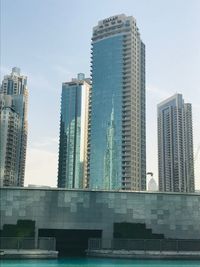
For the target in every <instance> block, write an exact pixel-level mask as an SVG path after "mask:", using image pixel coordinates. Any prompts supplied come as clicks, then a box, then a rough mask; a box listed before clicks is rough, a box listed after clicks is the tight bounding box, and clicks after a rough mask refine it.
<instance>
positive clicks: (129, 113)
mask: <svg viewBox="0 0 200 267" xmlns="http://www.w3.org/2000/svg"><path fill="white" fill-rule="evenodd" d="M91 71H92V98H91V102H92V108H91V128H90V141H89V147H90V157H89V158H90V160H89V164H88V165H89V181H90V182H89V185H90V188H92V189H124V190H145V189H146V145H145V46H144V44H143V43H142V41H141V39H140V34H139V31H138V28H137V26H136V21H135V19H134V18H133V17H127V16H125V15H117V16H114V17H110V18H107V19H105V20H102V21H99V23H98V25H97V26H96V27H94V29H93V37H92V70H91Z"/></svg>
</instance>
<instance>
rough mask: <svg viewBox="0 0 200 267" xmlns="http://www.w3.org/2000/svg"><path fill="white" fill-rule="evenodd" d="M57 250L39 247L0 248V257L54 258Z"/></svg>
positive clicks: (56, 255)
mask: <svg viewBox="0 0 200 267" xmlns="http://www.w3.org/2000/svg"><path fill="white" fill-rule="evenodd" d="M57 257H58V251H53V250H39V249H20V250H16V249H1V251H0V259H56V258H57Z"/></svg>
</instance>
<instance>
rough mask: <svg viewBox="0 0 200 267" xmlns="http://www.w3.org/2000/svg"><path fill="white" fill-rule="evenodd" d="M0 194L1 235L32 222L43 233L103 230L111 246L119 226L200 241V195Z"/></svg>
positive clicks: (12, 191) (10, 191)
mask: <svg viewBox="0 0 200 267" xmlns="http://www.w3.org/2000/svg"><path fill="white" fill-rule="evenodd" d="M0 194H1V205H0V212H1V214H2V218H1V220H0V230H1V229H3V228H4V227H5V226H6V225H9V226H11V225H14V224H17V221H18V220H33V221H35V225H36V226H37V229H36V231H37V232H39V230H40V229H49V230H50V229H52V230H53V231H55V229H73V230H75V229H82V230H100V231H102V239H105V240H108V239H112V238H113V233H114V225H115V224H116V223H117V224H119V223H127V224H129V226H130V224H132V226H133V230H134V228H135V227H137V225H139V224H142V225H145V228H144V231H142V233H141V234H142V235H143V233H144V232H145V230H146V231H150V230H151V231H152V233H153V234H163V235H164V238H166V239H197V240H199V239H200V209H199V205H200V194H197V193H196V194H194V193H193V194H182V193H181V194H180V193H161V192H158V193H148V192H131V191H130V192H127V191H126V192H125V191H118V192H116V191H105V190H103V191H96V190H94V191H91V190H74V189H73V190H66V189H44V188H11V187H10V188H1V192H0ZM13 203H14V204H13ZM136 229H137V228H136ZM125 230H127V231H128V229H125ZM36 234H37V233H36ZM139 238H140V239H141V238H144V236H140V237H139ZM129 239H130V237H129ZM69 242H70V241H69ZM77 242H79V240H78V241H77ZM108 248H109V247H108Z"/></svg>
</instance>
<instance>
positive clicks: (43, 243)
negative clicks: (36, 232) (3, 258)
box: [0, 237, 56, 250]
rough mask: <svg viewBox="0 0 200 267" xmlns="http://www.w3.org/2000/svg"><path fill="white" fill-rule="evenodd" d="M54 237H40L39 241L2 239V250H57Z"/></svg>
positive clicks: (19, 238)
mask: <svg viewBox="0 0 200 267" xmlns="http://www.w3.org/2000/svg"><path fill="white" fill-rule="evenodd" d="M55 248H56V240H55V238H54V237H39V238H38V240H35V239H34V238H29V237H0V249H18V250H19V249H42V250H55Z"/></svg>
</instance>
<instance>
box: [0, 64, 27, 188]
mask: <svg viewBox="0 0 200 267" xmlns="http://www.w3.org/2000/svg"><path fill="white" fill-rule="evenodd" d="M27 98H28V89H27V77H25V76H22V75H20V69H19V68H13V69H12V73H11V74H10V75H6V76H5V77H4V79H3V81H2V86H1V90H0V120H1V130H0V185H1V186H23V185H24V174H25V161H26V146H27Z"/></svg>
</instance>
